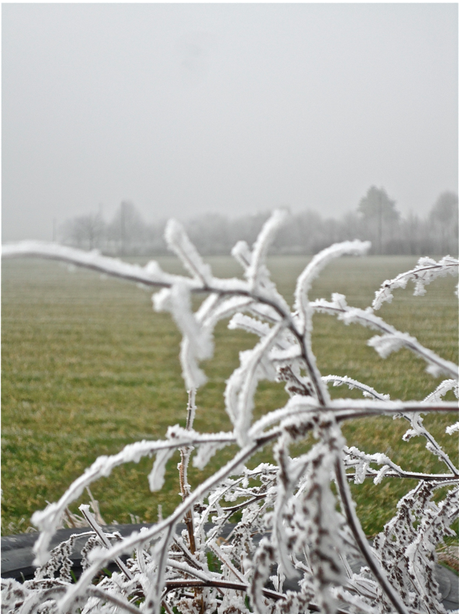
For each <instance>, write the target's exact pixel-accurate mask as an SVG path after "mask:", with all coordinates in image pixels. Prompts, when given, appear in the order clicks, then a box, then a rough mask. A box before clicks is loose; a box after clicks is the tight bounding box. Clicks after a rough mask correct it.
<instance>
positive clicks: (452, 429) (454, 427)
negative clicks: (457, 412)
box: [445, 422, 459, 435]
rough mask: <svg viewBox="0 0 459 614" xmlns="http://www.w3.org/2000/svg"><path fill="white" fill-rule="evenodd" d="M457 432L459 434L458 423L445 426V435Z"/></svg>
mask: <svg viewBox="0 0 459 614" xmlns="http://www.w3.org/2000/svg"><path fill="white" fill-rule="evenodd" d="M457 432H459V422H455V423H454V424H451V425H450V426H447V427H446V430H445V433H446V434H447V435H452V434H453V433H457Z"/></svg>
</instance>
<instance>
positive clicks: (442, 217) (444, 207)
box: [428, 192, 458, 254]
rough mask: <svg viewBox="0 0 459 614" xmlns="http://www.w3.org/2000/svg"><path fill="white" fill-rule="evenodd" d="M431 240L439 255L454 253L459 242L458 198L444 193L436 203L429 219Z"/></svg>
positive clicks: (449, 193) (450, 193)
mask: <svg viewBox="0 0 459 614" xmlns="http://www.w3.org/2000/svg"><path fill="white" fill-rule="evenodd" d="M428 222H429V229H430V233H429V234H430V238H431V241H432V243H433V247H434V251H437V253H445V254H446V253H449V252H451V253H454V252H455V251H456V250H457V241H458V198H457V194H455V193H454V192H443V193H442V194H440V196H439V197H438V198H437V200H436V201H435V204H434V205H433V207H432V209H431V211H430V214H429V218H428Z"/></svg>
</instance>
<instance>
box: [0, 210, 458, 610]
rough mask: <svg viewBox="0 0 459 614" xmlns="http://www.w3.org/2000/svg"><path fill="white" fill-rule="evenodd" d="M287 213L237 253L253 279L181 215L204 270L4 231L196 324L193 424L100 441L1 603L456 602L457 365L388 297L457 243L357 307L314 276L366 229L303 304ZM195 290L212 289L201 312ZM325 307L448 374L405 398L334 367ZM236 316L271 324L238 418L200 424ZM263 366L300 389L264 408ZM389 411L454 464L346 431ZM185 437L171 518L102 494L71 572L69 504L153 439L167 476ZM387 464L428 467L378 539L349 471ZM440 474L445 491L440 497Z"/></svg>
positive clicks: (157, 465)
mask: <svg viewBox="0 0 459 614" xmlns="http://www.w3.org/2000/svg"><path fill="white" fill-rule="evenodd" d="M284 217H285V213H284V212H282V211H277V212H275V213H274V214H273V216H272V217H271V218H270V219H269V220H268V221H267V222H266V224H265V225H264V227H263V229H262V231H261V233H260V235H259V237H258V240H257V241H256V243H255V244H254V246H253V249H249V247H248V246H247V244H246V243H244V242H240V243H238V244H237V245H236V246H235V247H234V249H233V252H232V254H233V256H234V258H236V260H237V261H238V262H239V263H240V264H241V265H242V267H243V269H244V276H245V279H244V280H241V279H218V278H215V277H214V276H213V274H212V271H211V269H210V267H209V265H207V264H205V263H204V262H203V261H202V259H201V257H200V256H199V254H198V252H197V251H196V249H195V248H194V246H193V245H192V244H191V243H190V241H189V239H188V237H187V236H186V234H185V232H184V230H183V229H182V227H181V226H180V225H179V224H178V223H176V222H174V221H171V222H170V223H169V225H168V226H167V230H166V239H167V242H168V244H169V247H170V248H171V249H172V250H173V251H174V252H175V253H176V254H177V255H178V256H179V257H180V259H181V260H182V262H183V264H184V265H185V266H186V268H187V270H188V271H189V273H190V276H189V277H188V276H178V275H170V274H167V273H165V272H163V271H162V270H161V269H160V268H159V266H158V264H157V263H155V262H152V263H150V264H148V265H147V266H145V267H140V266H138V265H131V264H127V263H123V262H120V261H118V260H114V259H110V258H106V257H103V256H101V255H100V254H98V253H97V252H90V253H85V252H80V251H78V250H74V249H72V248H66V247H62V246H57V245H53V244H41V243H30V242H27V243H21V244H17V245H14V246H7V247H5V248H4V252H3V256H4V257H16V256H21V255H22V256H40V257H45V258H52V259H57V260H61V261H64V262H68V263H71V264H74V265H80V266H83V267H86V268H90V269H94V270H96V271H99V272H101V273H104V274H110V275H113V276H117V277H120V278H123V279H127V280H131V281H135V282H137V283H141V284H144V285H147V286H150V287H154V288H161V290H160V291H159V292H158V293H156V294H154V297H153V299H154V305H155V308H156V310H158V311H161V310H163V311H164V310H166V311H169V312H171V314H172V316H173V317H174V319H175V322H176V324H177V326H178V327H179V329H180V331H181V333H182V335H183V339H182V343H181V350H180V360H181V364H182V370H183V377H184V380H185V384H186V387H187V389H188V390H189V391H190V392H189V404H188V419H187V425H186V428H182V427H180V426H172V427H170V428H169V430H168V431H167V435H166V438H165V439H164V440H163V441H141V442H138V443H135V444H132V445H128V446H126V447H125V448H124V449H123V450H122V451H121V452H119V453H118V454H116V455H114V456H103V457H99V458H98V459H97V460H96V461H95V463H94V464H93V465H92V466H91V467H90V468H88V469H87V470H86V472H85V473H84V474H83V475H82V476H81V477H80V478H79V479H77V480H76V481H75V482H74V483H73V484H72V485H71V486H70V488H69V489H68V490H67V492H66V493H65V494H64V495H63V496H62V497H61V499H60V500H59V501H58V502H57V503H53V504H50V505H48V507H47V508H46V509H45V510H43V511H40V512H36V513H35V514H34V516H33V519H32V521H33V523H34V524H35V525H36V526H37V527H38V528H39V530H40V531H41V533H40V536H39V539H38V540H37V542H36V546H35V554H36V560H35V563H36V565H37V566H38V568H37V572H36V575H35V578H34V579H33V580H29V581H26V582H24V583H23V584H19V583H18V582H16V581H14V580H5V581H2V597H3V606H2V611H5V612H20V613H21V614H26V613H27V614H29V613H32V612H41V613H45V612H49V613H51V612H53V613H54V612H62V613H64V612H65V613H66V612H81V613H83V614H89V613H90V612H97V613H109V612H110V613H111V612H115V611H116V612H132V613H135V612H139V611H141V612H144V613H145V614H147V613H148V614H156V613H159V612H167V613H168V614H171V613H172V612H180V613H182V614H199V613H204V612H206V613H218V614H236V613H241V614H243V613H249V612H258V613H260V614H261V613H268V612H269V613H270V614H280V613H281V612H290V613H292V614H294V613H305V612H308V611H312V612H323V613H324V614H331V613H333V612H337V611H338V612H341V611H343V608H345V611H349V612H356V613H365V614H376V613H387V612H394V611H396V612H398V613H399V614H408V613H410V614H415V613H416V614H421V613H422V614H424V613H425V614H427V613H429V614H430V613H431V614H433V613H436V614H437V613H439V612H445V610H444V608H443V606H442V605H441V595H440V593H439V589H438V584H437V582H436V580H435V576H434V566H435V561H436V558H435V549H436V547H437V545H438V544H439V543H441V542H442V540H443V538H444V536H445V535H448V534H452V530H451V528H450V527H451V524H452V523H453V522H454V521H455V519H456V518H457V516H458V514H459V487H458V482H459V470H458V468H457V467H456V466H455V464H454V462H453V461H452V460H451V459H450V458H449V457H448V455H447V454H446V453H445V452H444V450H443V449H442V448H441V446H440V444H439V443H438V442H437V441H436V440H435V439H434V437H433V436H432V435H431V434H430V433H429V431H428V430H427V429H426V428H425V426H424V425H423V421H422V414H425V413H427V412H448V411H449V412H454V411H457V403H452V402H445V401H443V400H442V398H443V396H444V395H445V394H446V392H448V391H449V390H451V389H452V390H454V391H455V394H456V397H457V396H458V395H459V392H458V368H457V366H456V365H455V364H453V363H451V362H449V361H447V360H444V359H443V358H441V357H440V356H438V355H437V354H436V353H434V352H433V351H431V350H429V349H428V348H425V347H423V346H422V345H421V344H420V343H419V342H418V341H417V340H416V339H415V338H413V337H411V336H410V335H408V334H405V333H402V332H400V331H398V330H396V329H395V328H394V327H392V326H390V325H389V324H387V323H386V322H385V321H384V320H383V319H382V318H380V317H379V316H377V315H376V314H375V310H377V309H378V308H379V307H380V305H381V303H382V302H383V301H385V300H386V301H387V300H391V299H392V292H391V291H392V290H393V289H394V288H397V287H405V286H406V283H407V281H408V280H410V279H412V280H414V281H415V282H416V292H415V293H416V294H420V293H421V292H422V291H423V289H424V285H425V284H427V283H429V282H431V281H432V280H433V279H434V278H435V277H436V276H438V275H445V274H448V273H454V272H456V271H457V268H458V264H459V262H458V261H457V260H454V259H452V258H449V257H448V258H444V259H443V260H441V261H440V262H438V263H437V262H435V261H432V260H430V259H421V261H420V263H419V265H418V266H417V267H416V268H415V269H413V270H412V271H409V272H407V273H404V274H402V275H399V276H398V277H397V278H395V279H394V280H390V281H386V282H385V283H384V284H383V285H382V287H381V290H380V291H379V292H378V293H377V294H376V299H375V302H374V304H373V308H368V309H366V310H362V309H357V308H354V307H351V306H349V305H348V304H347V303H346V299H345V297H344V296H343V295H339V294H334V295H333V296H332V300H331V301H326V300H317V301H310V300H309V297H308V294H309V289H310V287H311V283H312V281H313V280H314V279H315V277H316V276H317V275H318V274H319V273H320V272H321V270H322V269H323V268H324V267H325V266H326V265H327V264H328V263H329V262H330V261H331V260H332V259H334V258H337V257H339V256H342V255H362V254H364V253H365V252H366V251H367V250H368V248H369V244H368V243H362V242H360V241H352V242H345V243H341V244H336V245H333V246H331V247H330V248H328V249H326V250H324V251H322V252H321V253H320V254H318V255H316V256H315V257H314V258H313V259H312V260H311V262H310V263H309V264H308V266H307V267H306V269H305V270H304V271H303V273H302V274H301V275H300V277H299V278H298V282H297V286H296V294H295V305H294V308H293V310H291V309H290V307H289V306H288V304H287V303H286V301H285V300H284V298H283V297H282V296H281V295H280V294H279V292H278V291H277V289H276V287H275V285H274V283H273V282H272V281H271V279H270V275H269V271H268V269H267V267H266V265H265V258H266V253H267V250H268V247H269V244H270V241H271V240H272V239H273V237H274V234H275V232H276V231H277V229H278V228H279V226H280V225H281V224H282V222H283V219H284ZM192 293H205V294H206V295H207V297H206V298H205V299H204V301H203V302H202V304H201V306H200V307H199V309H198V310H197V311H196V312H193V311H192V302H191V295H192ZM317 312H324V313H327V314H332V315H336V316H337V317H338V319H339V320H341V321H342V322H344V323H345V324H349V323H351V322H352V323H357V324H360V325H362V326H366V327H369V328H371V329H373V330H374V331H376V334H375V336H374V337H372V339H370V341H369V345H370V346H372V347H373V348H374V349H375V350H376V351H377V352H378V353H379V355H380V356H382V357H384V358H385V357H387V356H388V355H389V354H390V353H391V352H394V351H397V350H399V349H400V348H402V347H405V348H408V349H409V350H410V351H412V352H413V353H414V354H416V355H417V356H418V357H420V358H421V359H422V360H424V361H425V362H426V366H427V371H428V373H430V374H431V375H435V376H438V375H440V374H443V375H445V376H446V379H445V380H444V381H443V382H442V383H441V384H440V385H439V386H438V387H437V388H436V390H435V391H434V392H432V393H431V394H430V395H429V396H428V397H427V398H426V399H424V401H422V402H419V401H408V402H401V401H391V400H390V399H389V397H388V395H384V394H381V393H379V392H377V391H376V390H374V389H373V388H372V387H371V386H369V385H368V384H365V383H361V382H358V381H356V380H353V379H351V378H349V377H342V376H336V375H326V376H322V375H321V373H320V372H319V370H318V368H317V366H316V361H315V357H314V354H313V352H312V349H311V330H312V317H313V314H314V313H317ZM227 318H231V319H230V323H229V327H230V328H231V329H242V330H245V331H249V332H251V333H256V335H258V337H259V341H258V343H257V344H256V345H255V347H254V348H253V349H251V350H248V351H245V352H242V353H241V354H240V365H239V367H238V368H237V369H236V370H235V371H234V372H233V374H232V375H231V377H230V378H229V379H228V381H227V385H226V390H225V399H224V400H225V408H226V411H227V413H228V415H229V417H230V419H231V422H232V425H233V430H232V431H231V432H224V433H214V434H204V433H198V432H196V431H195V430H194V429H193V419H194V414H195V410H196V407H195V391H196V390H197V389H198V388H199V387H200V386H202V385H203V384H204V383H205V381H206V377H205V374H204V372H203V371H202V370H201V368H200V366H199V363H200V361H202V360H204V359H208V358H210V357H211V356H212V353H213V330H214V327H215V325H216V324H217V322H219V321H220V320H222V319H227ZM260 380H276V381H283V382H285V386H286V390H287V392H288V393H289V400H288V402H287V403H286V405H285V406H284V407H283V408H281V409H278V410H276V411H272V412H270V413H268V414H266V415H264V416H263V417H262V418H261V419H259V420H258V421H255V422H254V421H253V419H252V410H253V407H254V395H255V391H256V388H257V385H258V382H259V381H260ZM329 384H332V385H338V386H341V385H344V386H347V387H349V388H357V389H360V390H361V391H362V393H363V397H364V398H363V399H362V400H354V399H345V398H343V399H338V400H331V398H330V395H329V392H328V388H327V386H328V385H329ZM378 415H392V416H395V417H401V418H403V419H405V420H406V421H407V422H408V423H409V430H408V431H407V433H406V434H405V437H404V438H405V440H408V439H410V438H411V437H415V436H421V437H424V438H425V440H426V447H427V449H428V450H429V451H430V452H432V453H433V454H435V455H436V456H437V457H438V458H439V459H441V461H443V463H444V465H445V473H441V474H431V473H414V472H411V471H406V470H405V469H403V467H400V466H398V465H397V464H395V463H394V462H393V461H392V460H391V459H390V458H389V457H388V456H387V455H386V454H366V453H365V452H364V451H361V450H359V449H357V448H355V447H347V446H346V442H345V440H344V437H343V435H342V433H341V424H342V423H343V422H344V421H347V420H353V419H356V418H362V417H371V416H378ZM457 430H459V423H456V424H453V425H452V426H450V427H448V429H447V432H448V434H450V435H452V434H453V433H454V432H455V431H457ZM310 436H312V438H313V442H314V443H313V445H312V447H311V448H310V450H309V451H308V452H307V453H304V454H301V455H299V456H292V455H291V454H290V448H291V446H292V444H294V443H297V442H300V441H303V440H305V439H306V438H308V437H310ZM235 443H236V444H237V445H238V451H237V452H236V453H235V455H234V457H233V458H231V460H229V461H228V462H227V463H226V464H225V465H224V466H222V467H221V468H220V469H218V470H217V471H216V472H215V473H214V474H213V475H212V476H211V477H209V478H208V479H207V480H205V481H204V482H203V483H201V484H200V486H198V487H197V488H196V489H195V490H192V489H191V487H190V485H189V484H188V479H187V469H188V465H189V462H190V460H191V458H193V464H194V465H195V466H196V467H198V468H203V467H204V466H205V465H206V464H207V463H208V461H209V460H210V459H211V458H212V456H213V455H214V454H215V452H216V451H217V450H219V449H220V448H222V447H225V446H227V445H229V444H235ZM270 443H272V444H274V446H273V450H274V453H273V457H274V461H273V463H272V464H267V463H263V464H261V465H259V466H258V467H256V468H255V469H248V468H247V466H246V462H247V460H248V459H249V458H250V457H251V456H253V454H255V453H256V452H258V451H259V450H260V449H262V448H263V447H264V446H266V445H268V444H270ZM177 450H178V451H180V453H181V463H180V465H179V472H180V484H181V489H182V502H181V504H180V505H179V506H178V507H177V508H176V510H175V511H174V512H173V513H172V514H171V515H170V516H169V517H168V518H165V519H164V520H162V521H160V522H158V523H157V524H156V525H154V526H152V527H149V528H144V529H142V530H141V531H140V532H137V533H132V534H131V535H130V536H129V537H127V538H122V537H121V536H119V535H118V536H116V535H115V536H114V535H107V534H105V533H104V531H103V529H102V528H101V527H100V526H99V525H98V524H97V521H96V519H95V518H94V516H93V515H92V514H91V512H90V510H89V508H88V507H87V506H82V508H81V510H82V512H83V514H84V515H85V517H86V519H87V521H88V524H89V525H90V527H91V530H90V531H89V533H88V535H90V538H89V539H88V542H87V544H86V547H85V549H84V552H83V573H82V574H81V577H80V578H79V579H78V580H77V581H76V582H75V581H72V577H71V574H70V569H69V552H70V551H71V546H72V542H71V540H72V538H71V540H70V541H68V542H64V543H63V544H61V545H60V546H58V548H56V549H54V550H53V551H52V552H49V544H50V541H51V538H52V536H53V534H54V533H55V531H56V530H57V528H58V526H59V524H60V522H61V519H62V516H63V514H64V513H65V510H66V508H67V506H68V505H69V504H70V503H71V502H72V501H74V500H75V499H77V498H78V497H79V496H80V495H81V494H82V493H83V491H84V489H85V488H86V487H88V486H89V485H90V484H91V483H92V482H93V481H95V480H97V479H98V478H100V477H102V476H108V475H109V474H110V472H111V471H112V469H113V468H114V467H116V466H118V465H120V464H123V463H128V462H138V461H139V460H140V458H141V457H144V456H153V455H154V456H155V462H154V465H153V469H152V471H151V474H150V476H149V485H150V488H151V490H157V489H160V488H161V487H162V486H163V483H164V473H165V467H166V463H167V461H168V460H169V459H170V457H171V456H172V455H173V454H174V453H175V452H176V451H177ZM389 478H398V479H400V478H411V479H412V478H415V479H417V480H418V482H417V486H416V487H415V488H414V489H413V490H411V492H409V493H408V494H407V495H406V496H405V497H403V499H401V500H400V502H399V504H398V507H397V513H396V515H395V516H394V518H393V519H392V520H391V521H390V522H389V523H388V524H387V525H386V527H385V528H384V531H383V532H382V533H381V534H380V535H378V537H377V538H376V539H375V541H374V543H373V545H372V546H370V545H369V543H368V541H367V539H366V538H365V535H364V533H363V531H362V528H361V525H360V522H359V519H358V517H357V515H356V511H355V505H354V502H353V500H352V496H351V492H350V488H349V481H352V480H353V481H354V482H356V483H362V482H364V480H367V479H373V481H374V482H375V483H380V482H381V481H382V480H386V479H389ZM445 487H446V488H445ZM440 488H442V491H441V492H445V493H446V494H444V496H443V498H442V499H441V500H440V501H438V500H436V502H434V501H433V495H434V493H436V492H437V491H438V490H439V489H440ZM236 512H237V513H238V515H237V517H238V521H237V522H236V523H235V524H233V525H231V533H230V535H228V531H227V528H228V522H229V520H230V519H231V518H232V516H233V515H234V514H235V513H236ZM179 523H185V527H186V529H184V530H183V531H181V532H180V531H177V525H178V524H179ZM223 535H225V537H222V536H223ZM257 536H258V537H257ZM260 537H261V539H260ZM126 555H127V556H128V558H127V561H126V562H123V561H124V560H126V559H125V556H126ZM123 556H124V559H122V558H121V557H123ZM356 556H359V557H361V558H363V559H364V561H365V566H363V567H360V568H359V570H357V571H355V570H354V571H353V570H352V568H351V560H352V559H353V558H355V557H356ZM112 561H115V562H116V563H117V564H118V568H119V571H118V572H115V573H113V574H112V575H111V576H110V577H108V576H104V577H100V576H99V575H98V574H99V572H100V570H101V569H103V568H104V567H105V566H107V565H108V564H109V563H110V562H112ZM95 578H99V579H98V581H97V582H95ZM292 578H296V581H297V586H296V590H291V583H289V579H292Z"/></svg>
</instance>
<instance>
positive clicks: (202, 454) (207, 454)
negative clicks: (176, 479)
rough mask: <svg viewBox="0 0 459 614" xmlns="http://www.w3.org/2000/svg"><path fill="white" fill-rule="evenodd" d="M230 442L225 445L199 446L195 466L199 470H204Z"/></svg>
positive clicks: (209, 444)
mask: <svg viewBox="0 0 459 614" xmlns="http://www.w3.org/2000/svg"><path fill="white" fill-rule="evenodd" d="M229 443H230V442H226V441H224V442H223V443H203V444H201V445H200V446H199V450H198V453H197V454H196V456H194V458H193V466H194V467H196V468H197V469H201V470H202V469H204V467H205V466H206V465H207V463H208V462H209V461H210V459H211V458H212V457H213V456H214V454H216V453H217V452H218V450H221V449H222V448H224V447H225V446H227V445H228V444H229Z"/></svg>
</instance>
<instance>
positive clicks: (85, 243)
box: [62, 212, 106, 250]
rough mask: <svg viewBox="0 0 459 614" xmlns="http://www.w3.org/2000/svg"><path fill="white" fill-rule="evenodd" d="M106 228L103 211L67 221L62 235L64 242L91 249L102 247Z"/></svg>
mask: <svg viewBox="0 0 459 614" xmlns="http://www.w3.org/2000/svg"><path fill="white" fill-rule="evenodd" d="M105 230H106V226H105V223H104V220H103V219H102V215H101V213H100V212H99V213H89V214H88V215H79V216H78V217H75V218H73V219H72V220H69V221H67V222H66V223H65V224H64V227H63V229H62V235H63V239H64V242H69V243H72V245H76V246H77V247H80V248H83V249H90V250H91V249H94V248H95V247H101V243H102V240H103V238H104V234H105Z"/></svg>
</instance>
